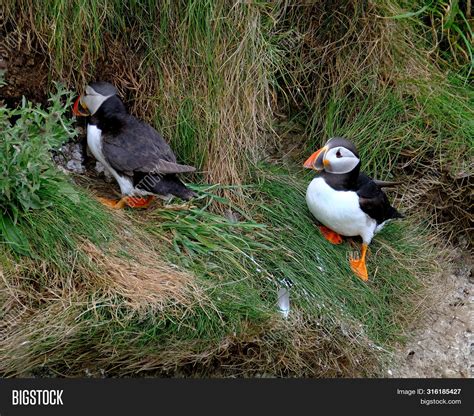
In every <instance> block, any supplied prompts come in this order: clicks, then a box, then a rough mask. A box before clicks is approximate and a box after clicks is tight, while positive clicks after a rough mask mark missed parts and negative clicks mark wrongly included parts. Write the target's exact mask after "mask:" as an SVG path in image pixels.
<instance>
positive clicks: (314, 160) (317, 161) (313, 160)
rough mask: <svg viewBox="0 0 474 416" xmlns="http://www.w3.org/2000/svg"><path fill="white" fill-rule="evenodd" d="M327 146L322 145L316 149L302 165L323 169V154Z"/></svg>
mask: <svg viewBox="0 0 474 416" xmlns="http://www.w3.org/2000/svg"><path fill="white" fill-rule="evenodd" d="M327 150H328V148H327V146H324V147H322V148H321V149H319V150H318V151H316V152H314V153H313V154H312V155H311V156H310V157H309V158H308V159H307V160H306V162H304V163H303V166H304V167H305V168H307V169H313V170H316V171H321V170H323V169H324V156H325V154H326V152H327Z"/></svg>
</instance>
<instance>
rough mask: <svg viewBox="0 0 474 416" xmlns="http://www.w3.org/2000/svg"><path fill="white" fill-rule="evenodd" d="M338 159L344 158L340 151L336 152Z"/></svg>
mask: <svg viewBox="0 0 474 416" xmlns="http://www.w3.org/2000/svg"><path fill="white" fill-rule="evenodd" d="M336 157H337V158H341V157H342V154H341V151H340V150H338V151H337V152H336Z"/></svg>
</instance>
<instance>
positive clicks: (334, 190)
mask: <svg viewBox="0 0 474 416" xmlns="http://www.w3.org/2000/svg"><path fill="white" fill-rule="evenodd" d="M303 166H304V167H305V168H308V169H313V170H315V171H317V172H320V174H319V175H318V176H316V177H315V178H314V179H313V180H312V181H311V183H310V184H309V186H308V189H307V191H306V203H307V204H308V208H309V210H310V211H311V213H312V214H313V215H314V217H315V218H316V219H317V220H318V221H319V222H320V223H321V224H323V225H322V226H321V227H320V230H321V232H322V234H323V236H324V237H325V238H326V239H327V240H328V241H330V242H331V243H333V244H340V243H341V242H342V237H341V236H346V237H354V236H360V237H362V252H361V256H360V258H358V259H355V258H351V259H350V265H351V268H352V270H353V271H354V273H355V274H356V275H357V276H359V277H360V278H361V279H362V280H364V281H366V280H367V279H368V273H367V267H366V264H365V256H366V253H367V247H368V245H369V244H370V242H371V241H372V238H373V236H374V234H375V233H377V232H378V231H380V230H381V229H382V227H383V226H384V225H385V223H386V222H387V221H388V220H390V219H393V218H401V217H402V215H401V214H400V213H399V212H398V211H397V210H396V209H395V208H393V207H392V206H391V205H390V202H389V201H388V198H387V195H385V193H384V192H383V191H382V189H381V188H382V187H383V186H389V185H393V184H394V183H393V182H382V181H377V180H374V179H371V178H369V177H368V176H367V175H365V174H364V173H361V172H360V159H359V155H358V153H357V150H356V148H355V146H354V144H352V142H350V141H349V140H347V139H344V138H342V137H334V138H332V139H330V140H329V141H328V142H327V143H326V145H325V146H324V147H323V148H321V149H319V150H318V151H317V152H315V153H313V154H312V155H311V156H310V157H309V158H308V160H306V162H305V163H304V165H303Z"/></svg>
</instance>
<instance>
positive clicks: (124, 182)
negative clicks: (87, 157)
mask: <svg viewBox="0 0 474 416" xmlns="http://www.w3.org/2000/svg"><path fill="white" fill-rule="evenodd" d="M87 146H89V149H90V151H91V152H92V154H93V155H94V157H95V158H96V159H97V160H98V161H99V162H100V163H102V164H103V165H104V166H105V168H106V169H107V170H108V171H109V172H110V173H111V174H112V175H113V177H114V178H115V180H116V181H117V182H118V184H119V186H120V191H121V192H122V195H133V194H134V193H135V192H134V191H135V190H134V187H133V183H132V181H131V180H130V179H129V178H127V177H124V176H121V175H119V174H118V173H117V171H116V170H115V169H113V168H112V167H111V166H110V165H109V163H108V162H107V160H106V159H105V157H104V154H103V152H102V130H100V129H99V128H98V127H97V126H95V125H93V124H88V125H87Z"/></svg>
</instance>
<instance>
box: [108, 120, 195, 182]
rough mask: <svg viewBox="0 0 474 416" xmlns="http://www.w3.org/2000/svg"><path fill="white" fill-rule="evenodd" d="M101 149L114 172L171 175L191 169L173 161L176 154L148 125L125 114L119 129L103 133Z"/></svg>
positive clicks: (129, 174) (131, 174)
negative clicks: (111, 132)
mask: <svg viewBox="0 0 474 416" xmlns="http://www.w3.org/2000/svg"><path fill="white" fill-rule="evenodd" d="M102 152H103V154H104V156H105V158H106V159H107V161H108V162H109V163H110V165H111V166H112V167H113V168H114V169H115V170H117V171H118V172H123V173H125V174H126V175H128V176H133V173H134V172H143V173H150V172H151V173H155V174H175V173H184V172H193V171H195V168H194V167H192V166H187V165H181V164H179V163H177V162H176V156H175V155H174V153H173V151H172V150H171V148H170V146H169V145H168V143H166V142H165V140H164V139H163V137H162V136H161V135H160V134H159V133H158V132H157V131H156V130H155V129H154V128H153V127H151V126H149V125H148V124H145V123H143V122H141V121H139V120H137V119H136V118H135V117H133V116H130V115H126V116H124V118H123V120H121V128H120V129H119V130H118V131H116V132H114V134H104V135H103V141H102Z"/></svg>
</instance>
